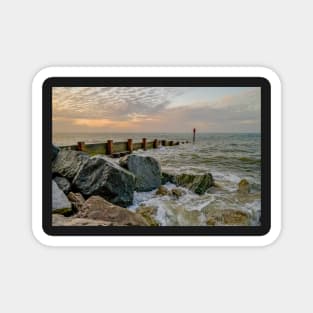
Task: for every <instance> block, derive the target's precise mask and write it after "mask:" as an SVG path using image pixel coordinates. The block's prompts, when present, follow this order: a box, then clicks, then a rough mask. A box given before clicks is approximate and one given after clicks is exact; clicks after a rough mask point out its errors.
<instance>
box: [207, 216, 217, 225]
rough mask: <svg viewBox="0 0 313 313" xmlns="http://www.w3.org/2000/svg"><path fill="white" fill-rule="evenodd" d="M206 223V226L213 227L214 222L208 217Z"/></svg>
mask: <svg viewBox="0 0 313 313" xmlns="http://www.w3.org/2000/svg"><path fill="white" fill-rule="evenodd" d="M206 223H207V225H208V226H215V225H216V220H215V219H214V218H213V217H209V218H208V220H207V222H206Z"/></svg>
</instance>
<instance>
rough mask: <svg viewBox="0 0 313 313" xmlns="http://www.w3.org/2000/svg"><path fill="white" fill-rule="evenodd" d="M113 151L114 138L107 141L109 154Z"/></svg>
mask: <svg viewBox="0 0 313 313" xmlns="http://www.w3.org/2000/svg"><path fill="white" fill-rule="evenodd" d="M112 153H113V140H108V141H107V154H112Z"/></svg>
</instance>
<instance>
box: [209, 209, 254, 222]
mask: <svg viewBox="0 0 313 313" xmlns="http://www.w3.org/2000/svg"><path fill="white" fill-rule="evenodd" d="M206 216H207V225H210V226H213V225H235V226H249V225H250V215H249V213H247V212H244V211H240V210H232V209H215V208H212V209H208V210H206Z"/></svg>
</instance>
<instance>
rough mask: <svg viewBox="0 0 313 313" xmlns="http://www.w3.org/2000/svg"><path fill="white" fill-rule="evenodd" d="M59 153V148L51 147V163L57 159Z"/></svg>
mask: <svg viewBox="0 0 313 313" xmlns="http://www.w3.org/2000/svg"><path fill="white" fill-rule="evenodd" d="M59 151H60V148H59V147H57V146H55V145H52V161H53V160H54V159H55V158H56V157H57V155H58V153H59Z"/></svg>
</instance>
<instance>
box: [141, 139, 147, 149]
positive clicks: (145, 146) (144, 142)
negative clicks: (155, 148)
mask: <svg viewBox="0 0 313 313" xmlns="http://www.w3.org/2000/svg"><path fill="white" fill-rule="evenodd" d="M142 149H143V150H147V138H142Z"/></svg>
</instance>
